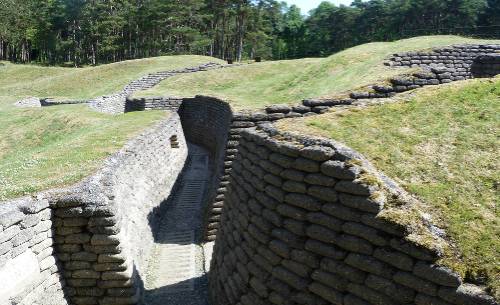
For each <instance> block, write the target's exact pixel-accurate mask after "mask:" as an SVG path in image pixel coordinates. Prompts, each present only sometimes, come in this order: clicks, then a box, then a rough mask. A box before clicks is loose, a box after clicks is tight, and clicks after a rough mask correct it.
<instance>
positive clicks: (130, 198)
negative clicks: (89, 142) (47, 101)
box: [0, 113, 187, 305]
mask: <svg viewBox="0 0 500 305" xmlns="http://www.w3.org/2000/svg"><path fill="white" fill-rule="evenodd" d="M174 136H175V139H176V141H175V143H172V141H171V139H172V138H173V137H174ZM186 158H187V145H186V142H185V138H184V133H183V130H182V126H181V123H180V119H179V116H178V115H177V114H176V113H172V114H171V116H170V117H169V118H168V119H165V120H163V121H162V122H160V123H158V124H157V125H156V126H154V127H152V128H150V129H149V130H147V131H145V132H144V133H142V134H141V135H139V136H138V137H137V138H135V139H133V140H131V141H129V142H128V143H127V144H126V145H125V147H124V148H123V149H121V150H120V151H119V152H117V153H116V154H114V155H112V156H111V157H110V158H108V159H107V160H106V161H105V164H104V166H103V168H102V169H101V170H99V171H98V172H97V173H96V174H94V175H92V176H91V177H89V178H87V179H85V180H84V181H82V182H81V183H78V184H77V185H75V186H72V187H69V188H66V189H59V190H51V191H48V192H45V193H43V194H41V195H39V198H40V199H39V200H38V199H37V200H31V202H30V201H29V200H28V199H26V200H24V201H26V203H23V200H21V204H17V203H16V202H18V201H12V202H8V203H4V204H2V205H1V206H0V209H2V211H3V209H4V207H9V206H11V205H14V206H19V208H18V210H20V211H21V212H22V213H21V212H8V213H7V214H6V216H5V217H3V218H0V219H4V218H5V221H2V223H1V225H2V229H3V230H4V231H3V232H1V233H0V236H2V237H0V238H1V239H0V241H2V242H3V243H4V244H2V246H3V245H5V249H6V250H5V251H8V252H6V253H7V254H5V255H3V256H2V257H4V259H7V261H6V266H13V265H14V267H16V266H17V267H16V268H17V269H19V268H23V267H22V265H26V262H28V263H30V264H31V263H32V262H33V263H32V265H33V266H36V264H39V265H38V266H37V268H38V269H37V268H35V267H33V268H31V267H30V269H28V271H29V273H28V272H27V276H28V278H29V279H30V281H28V282H27V283H25V284H22V285H21V284H19V287H20V288H9V289H8V291H9V292H10V293H11V292H12V291H20V290H22V289H21V288H24V286H25V285H28V284H29V285H35V286H36V287H37V289H38V290H33V291H35V292H32V293H31V294H29V295H27V296H23V295H21V296H11V295H6V296H4V295H1V294H0V295H1V296H2V297H4V298H5V297H16V300H17V299H20V300H22V302H21V303H20V304H26V305H32V304H36V303H35V302H39V300H38V299H39V298H40V299H43V298H41V296H45V295H46V293H45V292H43V290H44V289H46V288H50V289H51V290H53V291H55V292H54V294H55V297H60V298H58V299H57V300H60V299H61V300H62V292H61V290H60V287H61V286H64V285H65V290H64V291H65V293H66V296H67V300H68V301H69V302H70V303H71V304H73V305H96V304H99V305H125V304H127V305H130V304H137V302H138V301H139V300H140V297H141V294H142V292H143V289H144V286H143V278H144V276H145V273H146V270H147V259H148V258H149V256H150V251H151V249H152V246H153V244H154V233H153V232H155V230H156V227H157V225H158V221H159V216H160V215H159V214H160V208H161V203H163V202H165V201H166V199H167V198H168V197H169V196H170V195H171V194H172V192H173V191H174V185H175V182H176V180H177V178H178V176H179V174H180V172H181V171H182V169H183V165H184V163H185V161H186ZM49 206H50V209H49V208H48V207H49ZM14 211H15V210H14ZM37 213H38V214H37ZM32 214H36V215H34V216H33V215H32ZM0 215H2V213H0ZM23 215H25V216H23ZM42 237H43V238H45V239H43V238H42ZM52 244H54V250H55V253H54V254H53V252H52V247H51V245H52ZM1 249H3V247H2V248H1ZM1 249H0V251H2V250H1ZM9 250H10V251H9ZM22 253H27V254H25V257H24V256H22V258H23V259H22V260H20V261H19V262H18V261H16V257H18V256H21V255H22ZM33 258H34V259H33ZM56 261H57V262H59V264H58V265H57V266H58V267H56V265H55V264H56ZM35 263H36V264H35ZM29 266H31V265H29ZM11 269H12V268H11ZM0 272H2V271H0ZM8 272H10V273H9V274H11V273H12V271H9V270H8ZM39 273H40V274H41V279H38V277H37V276H38V274H39ZM60 274H62V275H63V279H61V281H60V282H57V281H56V279H59V275H60ZM1 276H2V273H0V277H1ZM7 276H8V275H7ZM10 276H12V274H11V275H10ZM23 279H24V278H23ZM32 279H33V280H32ZM42 280H43V282H41V281H42ZM31 282H33V283H31ZM16 285H17V284H16ZM16 287H18V286H16ZM30 287H31V286H30ZM57 289H59V290H57ZM0 291H1V290H0ZM28 291H31V290H30V289H28ZM37 292H40V293H37ZM33 299H36V300H37V301H33ZM26 300H29V301H26ZM2 301H3V300H2ZM16 302H17V301H16ZM23 302H24V303H23ZM0 304H2V305H3V304H4V303H1V302H0ZM7 304H9V303H7ZM14 304H17V303H14ZM59 304H65V303H62V301H61V302H56V301H51V300H49V301H47V302H44V303H40V304H39V305H59Z"/></svg>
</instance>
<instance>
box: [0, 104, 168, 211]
mask: <svg viewBox="0 0 500 305" xmlns="http://www.w3.org/2000/svg"><path fill="white" fill-rule="evenodd" d="M165 115H166V113H165V112H160V111H158V112H156V111H152V112H135V113H128V114H125V115H121V116H109V115H105V114H100V113H97V112H94V111H92V110H90V109H88V108H87V107H86V106H84V105H74V106H57V107H48V108H42V109H23V110H6V111H0V125H1V126H2V128H0V201H2V200H6V199H8V198H13V197H19V196H22V195H26V194H32V193H35V192H37V191H40V190H44V189H48V188H53V187H58V186H63V185H68V184H71V183H75V182H77V181H79V180H81V179H82V178H83V177H85V176H88V175H90V174H91V173H92V172H94V171H95V170H96V169H97V168H98V167H99V165H100V164H101V162H102V161H103V160H104V159H105V158H106V157H108V156H109V155H110V154H112V153H113V152H115V151H117V150H119V149H120V148H121V147H122V146H123V145H124V144H125V142H126V141H127V140H128V139H130V138H131V137H133V136H134V135H136V134H138V133H140V132H141V131H142V130H143V129H144V128H145V127H147V126H150V125H151V124H154V122H156V121H158V120H159V119H161V118H164V117H165Z"/></svg>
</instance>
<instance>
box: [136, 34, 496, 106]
mask: <svg viewBox="0 0 500 305" xmlns="http://www.w3.org/2000/svg"><path fill="white" fill-rule="evenodd" d="M476 42H479V40H474V39H468V38H462V37H457V36H426V37H418V38H411V39H405V40H400V41H396V42H376V43H369V44H364V45H361V46H357V47H354V48H351V49H348V50H345V51H343V52H340V53H337V54H334V55H332V56H330V57H327V58H306V59H298V60H283V61H273V62H263V63H255V64H251V65H247V64H245V65H243V66H241V67H234V68H231V69H222V70H214V71H208V72H203V73H197V74H190V75H180V76H176V77H173V78H169V79H167V80H165V81H163V82H162V83H161V84H160V85H159V86H156V87H154V88H152V89H150V90H147V91H143V92H137V93H136V96H138V97H144V96H162V95H177V96H193V95H196V94H203V95H211V96H217V97H221V98H223V99H226V100H229V101H230V102H231V104H232V105H233V106H234V107H235V108H237V109H241V108H251V107H253V108H258V107H262V106H264V105H269V104H279V103H292V104H295V103H298V102H300V100H302V99H305V98H314V97H329V96H335V95H337V94H338V93H340V92H346V91H349V90H352V89H354V88H357V87H361V86H366V85H369V84H373V83H374V82H376V81H377V80H381V79H385V78H388V77H390V76H394V75H396V74H400V73H402V71H403V70H402V69H392V68H389V67H385V66H384V65H383V61H384V59H386V58H387V57H389V56H390V55H391V54H393V53H396V52H403V51H410V50H419V49H426V48H431V47H439V46H445V45H450V44H459V43H476ZM497 43H499V42H498V41H497Z"/></svg>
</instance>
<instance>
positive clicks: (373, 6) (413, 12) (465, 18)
mask: <svg viewBox="0 0 500 305" xmlns="http://www.w3.org/2000/svg"><path fill="white" fill-rule="evenodd" d="M431 34H458V35H466V36H476V37H484V38H500V0H370V1H361V0H354V1H353V2H352V4H351V5H350V6H344V5H341V6H336V5H334V4H332V3H331V2H323V3H321V4H320V5H319V6H318V7H317V8H316V9H314V10H312V11H310V12H301V11H300V9H299V8H298V7H297V6H294V5H292V6H289V5H287V4H286V3H285V2H278V1H275V0H0V60H9V61H12V62H21V63H27V62H34V63H39V64H45V65H67V66H76V67H78V66H85V65H97V64H103V63H110V62H116V61H121V60H127V59H136V58H144V57H151V56H159V55H176V54H199V55H209V56H214V57H218V58H222V59H232V60H236V61H241V60H245V59H253V58H256V57H260V58H263V59H289V58H301V57H311V56H326V55H329V54H331V53H333V52H336V51H339V50H343V49H345V48H349V47H352V46H354V45H358V44H361V43H366V42H371V41H391V40H396V39H400V38H406V37H412V36H421V35H431Z"/></svg>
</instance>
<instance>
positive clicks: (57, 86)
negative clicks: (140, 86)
mask: <svg viewBox="0 0 500 305" xmlns="http://www.w3.org/2000/svg"><path fill="white" fill-rule="evenodd" d="M207 62H219V63H222V61H221V60H218V59H216V58H213V57H208V56H196V55H182V56H162V57H154V58H147V59H138V60H128V61H123V62H119V63H114V64H109V65H102V66H97V67H87V68H60V67H41V66H35V65H16V64H10V63H7V62H3V63H4V64H5V65H4V66H2V65H0V110H2V108H3V107H6V106H7V105H9V104H12V103H13V102H15V101H16V100H19V99H21V98H25V97H28V96H37V97H54V98H59V99H90V98H93V97H97V96H100V95H106V94H111V93H114V92H116V91H119V90H121V89H122V88H123V87H124V86H125V85H126V84H127V83H129V82H130V81H133V80H135V79H138V78H140V77H141V76H143V75H146V74H147V73H151V72H158V71H166V70H173V69H180V68H184V67H193V66H198V65H200V64H203V63H207Z"/></svg>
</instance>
